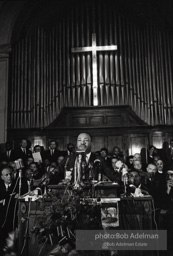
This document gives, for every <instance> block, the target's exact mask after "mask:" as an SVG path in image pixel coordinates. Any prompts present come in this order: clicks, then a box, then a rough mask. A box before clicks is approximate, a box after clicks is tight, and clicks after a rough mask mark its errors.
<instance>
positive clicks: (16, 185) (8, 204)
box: [1, 177, 19, 228]
mask: <svg viewBox="0 0 173 256" xmlns="http://www.w3.org/2000/svg"><path fill="white" fill-rule="evenodd" d="M18 180H19V177H18V178H17V180H16V183H15V185H14V188H13V190H12V192H11V194H10V199H9V201H8V205H7V209H6V213H5V220H4V222H3V224H2V226H1V228H3V227H4V225H5V223H6V221H7V215H8V211H9V207H10V203H11V199H12V196H13V194H14V191H15V189H16V186H17V183H18Z"/></svg>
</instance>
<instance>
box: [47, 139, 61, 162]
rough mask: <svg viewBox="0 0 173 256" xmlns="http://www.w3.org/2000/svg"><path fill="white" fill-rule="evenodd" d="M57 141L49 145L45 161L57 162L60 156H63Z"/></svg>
mask: <svg viewBox="0 0 173 256" xmlns="http://www.w3.org/2000/svg"><path fill="white" fill-rule="evenodd" d="M57 145H58V144H57V141H56V140H51V141H50V144H49V149H48V150H46V151H45V152H44V154H43V156H44V157H43V158H44V159H49V161H50V162H56V161H57V159H58V156H60V155H61V151H60V150H58V149H57Z"/></svg>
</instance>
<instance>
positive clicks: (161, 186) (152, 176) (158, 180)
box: [146, 160, 166, 227]
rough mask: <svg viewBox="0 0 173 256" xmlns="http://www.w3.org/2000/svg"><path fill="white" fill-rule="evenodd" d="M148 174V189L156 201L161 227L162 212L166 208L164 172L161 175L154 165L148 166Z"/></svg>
mask: <svg viewBox="0 0 173 256" xmlns="http://www.w3.org/2000/svg"><path fill="white" fill-rule="evenodd" d="M158 161H161V160H158ZM147 174H148V179H147V183H146V187H147V189H148V191H149V194H150V195H151V196H152V197H153V200H154V208H155V220H156V223H157V226H158V227H159V219H160V211H161V209H163V208H164V194H165V193H164V192H165V185H166V183H165V175H164V174H163V172H161V173H159V172H158V169H157V166H156V165H155V164H153V163H150V164H148V166H147Z"/></svg>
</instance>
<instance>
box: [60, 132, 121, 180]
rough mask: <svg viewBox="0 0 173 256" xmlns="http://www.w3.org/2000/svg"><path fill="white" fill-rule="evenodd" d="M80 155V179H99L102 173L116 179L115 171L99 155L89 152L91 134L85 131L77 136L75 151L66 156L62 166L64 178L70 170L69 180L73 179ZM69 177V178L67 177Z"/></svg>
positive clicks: (110, 178)
mask: <svg viewBox="0 0 173 256" xmlns="http://www.w3.org/2000/svg"><path fill="white" fill-rule="evenodd" d="M80 155H81V179H82V180H83V181H84V182H85V181H89V180H99V181H100V180H101V179H102V175H103V174H104V175H105V176H106V177H108V178H109V180H111V181H116V175H115V173H114V172H113V171H112V170H110V169H109V168H108V167H107V166H106V165H105V164H104V162H103V161H102V160H101V157H99V156H96V155H95V154H94V153H93V152H91V136H90V135H89V134H87V133H80V134H79V135H78V137H77V144H76V153H75V154H73V155H70V156H67V157H66V158H65V159H64V161H63V163H62V166H63V168H64V170H63V171H64V178H65V179H66V178H67V179H68V178H69V177H67V176H69V175H70V172H71V175H70V176H71V181H74V178H75V177H74V176H75V165H76V162H77V159H78V158H79V156H80ZM69 179H70V178H69Z"/></svg>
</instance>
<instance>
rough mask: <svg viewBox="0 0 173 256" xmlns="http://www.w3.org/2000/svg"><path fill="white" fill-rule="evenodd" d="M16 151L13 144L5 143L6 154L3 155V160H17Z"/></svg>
mask: <svg viewBox="0 0 173 256" xmlns="http://www.w3.org/2000/svg"><path fill="white" fill-rule="evenodd" d="M16 157H17V155H16V151H15V150H14V149H12V143H10V142H6V143H5V152H3V153H2V154H1V160H6V161H7V162H10V161H14V160H16Z"/></svg>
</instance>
